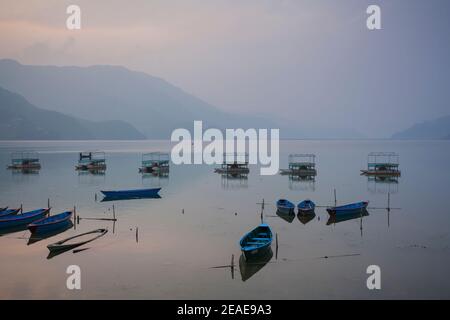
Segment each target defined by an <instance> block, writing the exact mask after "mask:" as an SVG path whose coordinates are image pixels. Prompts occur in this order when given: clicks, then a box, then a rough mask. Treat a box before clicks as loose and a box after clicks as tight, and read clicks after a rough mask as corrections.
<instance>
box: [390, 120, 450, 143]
mask: <svg viewBox="0 0 450 320" xmlns="http://www.w3.org/2000/svg"><path fill="white" fill-rule="evenodd" d="M392 139H410V140H413V139H417V140H425V139H450V116H446V117H442V118H438V119H435V120H431V121H425V122H422V123H417V124H415V125H413V126H412V127H410V128H408V129H406V130H404V131H401V132H398V133H396V134H394V135H393V136H392Z"/></svg>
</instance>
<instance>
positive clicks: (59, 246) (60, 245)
mask: <svg viewBox="0 0 450 320" xmlns="http://www.w3.org/2000/svg"><path fill="white" fill-rule="evenodd" d="M107 232H108V229H96V230H92V231H89V232H85V233H81V234H78V235H76V236H73V237H70V238H67V239H64V240H61V241H58V242H55V243H52V244H49V245H48V246H47V248H48V250H49V251H50V253H51V254H52V253H53V255H52V256H54V255H55V254H57V253H62V252H65V251H68V250H71V249H74V248H76V247H79V246H82V245H84V244H87V243H89V242H92V241H94V240H96V239H98V238H100V237H103V236H104V235H105V234H106V233H107ZM91 234H95V236H94V237H91V238H87V239H85V240H81V241H71V240H73V239H77V238H80V237H84V236H86V235H91ZM52 256H50V258H51V257H52Z"/></svg>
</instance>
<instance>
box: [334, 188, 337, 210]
mask: <svg viewBox="0 0 450 320" xmlns="http://www.w3.org/2000/svg"><path fill="white" fill-rule="evenodd" d="M334 206H335V207H336V206H337V198H336V189H334Z"/></svg>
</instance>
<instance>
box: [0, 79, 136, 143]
mask: <svg viewBox="0 0 450 320" xmlns="http://www.w3.org/2000/svg"><path fill="white" fill-rule="evenodd" d="M144 138H145V136H144V135H143V134H142V133H140V132H139V131H137V130H136V129H135V128H134V127H133V126H131V125H130V124H128V123H126V122H124V121H103V122H93V121H88V120H82V119H78V118H75V117H71V116H67V115H64V114H62V113H59V112H55V111H48V110H44V109H40V108H38V107H36V106H34V105H32V104H30V103H29V102H28V101H27V100H26V99H25V98H24V97H22V96H20V95H18V94H16V93H13V92H11V91H8V90H5V89H3V88H1V87H0V140H89V139H105V140H136V139H144Z"/></svg>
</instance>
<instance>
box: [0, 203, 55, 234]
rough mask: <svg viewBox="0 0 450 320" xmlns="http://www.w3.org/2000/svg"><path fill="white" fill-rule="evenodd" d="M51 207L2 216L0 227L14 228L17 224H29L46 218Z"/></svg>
mask: <svg viewBox="0 0 450 320" xmlns="http://www.w3.org/2000/svg"><path fill="white" fill-rule="evenodd" d="M49 211H50V209H49V208H47V209H37V210H33V211H29V212H25V213H22V214H18V215H13V216H6V217H1V218H0V229H2V228H12V227H17V226H23V225H28V224H30V223H32V222H33V221H36V220H39V219H42V218H44V217H45V216H46V215H47V214H48V213H49Z"/></svg>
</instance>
